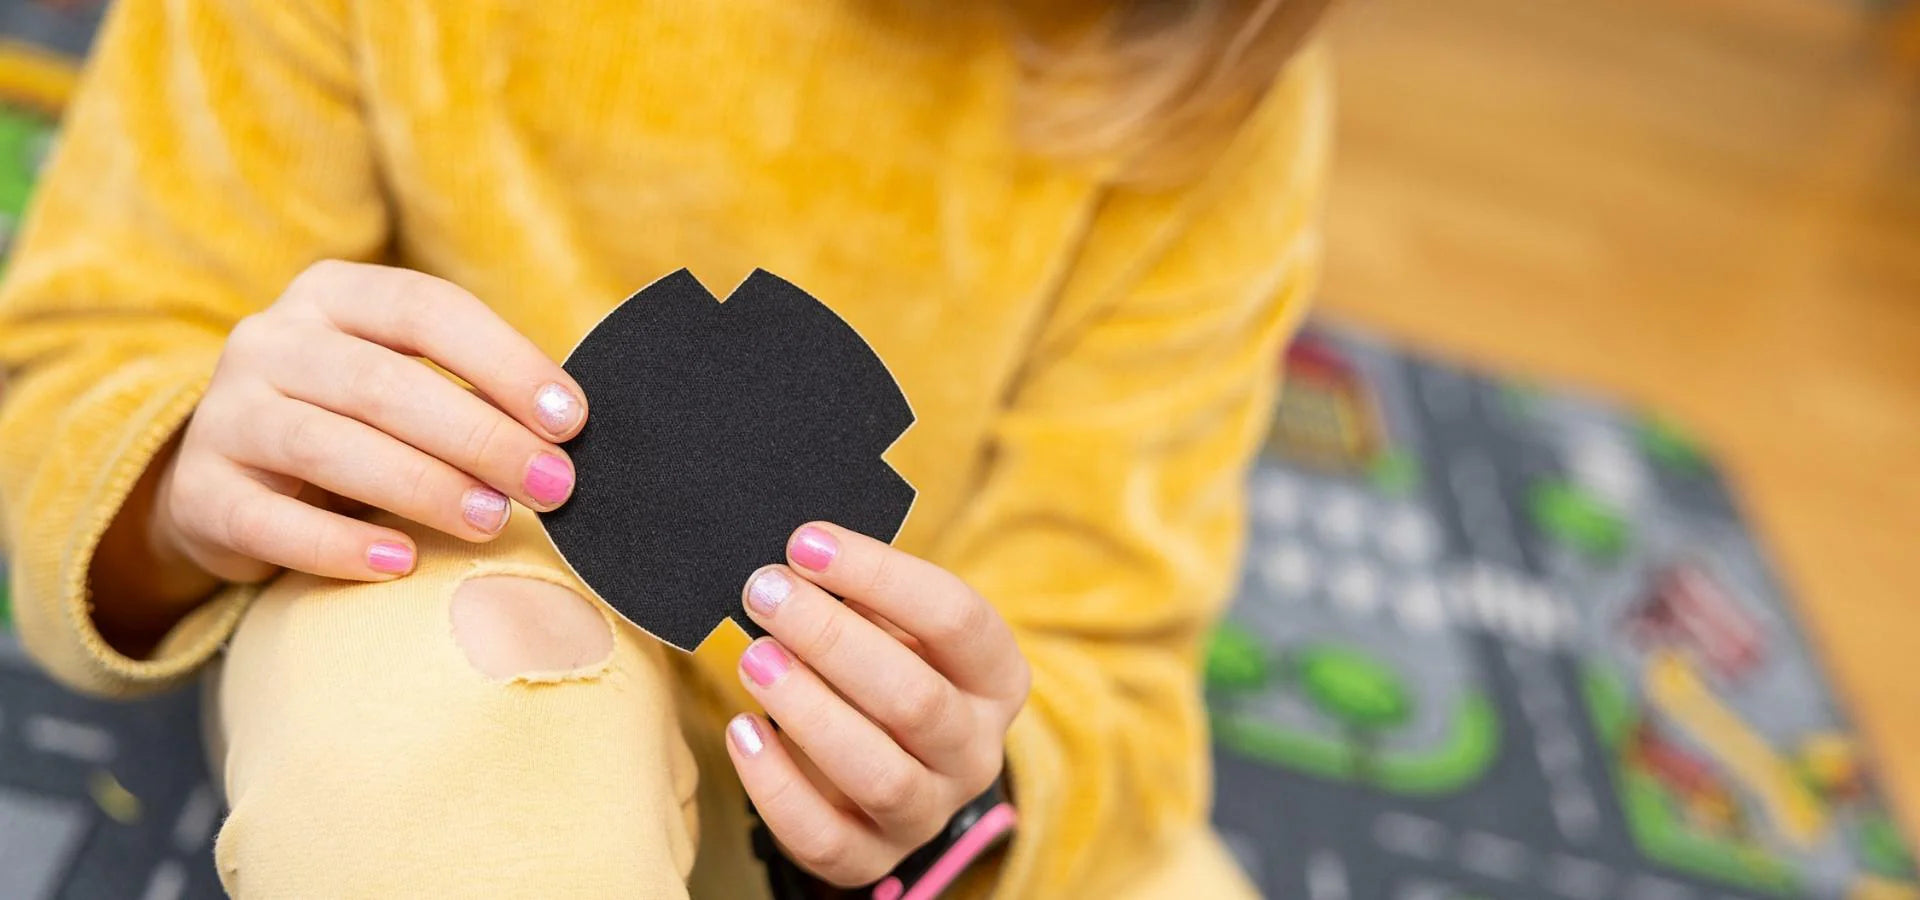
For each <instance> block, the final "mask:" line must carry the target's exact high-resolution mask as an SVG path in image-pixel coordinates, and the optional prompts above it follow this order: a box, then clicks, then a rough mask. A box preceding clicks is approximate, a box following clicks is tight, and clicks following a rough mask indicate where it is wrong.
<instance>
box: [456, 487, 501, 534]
mask: <svg viewBox="0 0 1920 900" xmlns="http://www.w3.org/2000/svg"><path fill="white" fill-rule="evenodd" d="M460 517H461V518H463V519H466V520H467V524H468V525H472V526H473V527H475V528H478V529H480V530H481V531H484V532H486V533H488V534H498V533H499V532H500V529H502V528H504V527H506V525H507V495H505V494H502V493H500V492H499V491H496V490H494V489H493V488H483V487H478V488H471V489H469V490H468V491H467V493H466V494H465V495H464V496H462V497H461V498H460Z"/></svg>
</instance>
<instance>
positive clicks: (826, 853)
mask: <svg viewBox="0 0 1920 900" xmlns="http://www.w3.org/2000/svg"><path fill="white" fill-rule="evenodd" d="M787 559H788V561H789V562H790V563H791V564H792V565H791V567H789V566H767V567H765V568H763V569H761V570H759V571H757V572H755V573H754V574H753V577H751V578H749V579H748V580H747V586H746V589H745V602H746V607H747V612H748V614H749V615H751V616H752V617H753V620H754V621H755V622H758V623H760V625H761V627H763V628H765V629H766V630H767V632H768V633H769V634H771V635H773V637H771V638H762V639H760V640H758V641H755V642H754V643H753V646H751V647H749V648H748V649H747V652H746V654H745V655H743V656H742V657H741V658H740V673H741V680H742V681H744V682H745V683H746V686H747V690H748V691H750V692H751V693H752V694H753V696H754V697H755V698H757V699H758V700H759V701H760V704H761V706H763V707H765V708H766V710H767V713H768V714H769V715H771V716H772V717H773V718H774V719H775V720H776V721H778V722H779V723H780V728H781V735H782V736H783V737H785V738H787V739H789V740H790V741H791V742H792V744H793V745H795V746H797V748H798V749H799V750H800V751H801V753H803V754H804V758H803V760H797V759H796V758H795V757H794V755H793V754H791V753H790V752H789V749H788V746H787V744H786V743H785V742H783V741H781V740H774V739H773V735H772V733H771V730H770V729H769V728H768V727H767V724H766V722H765V721H764V720H762V719H761V718H760V717H759V716H753V715H742V716H739V717H736V718H735V719H734V720H733V722H732V723H730V724H729V725H728V726H727V735H728V741H727V743H728V745H729V749H730V752H731V754H732V756H733V765H734V768H735V769H736V770H738V771H739V773H740V781H741V783H742V784H744V785H745V786H746V789H747V794H748V795H749V796H750V797H752V798H753V802H754V805H755V807H756V808H758V810H759V813H760V818H761V819H762V820H763V821H765V822H766V824H767V827H768V828H769V829H770V830H772V832H773V834H774V836H775V837H776V838H778V839H779V841H780V844H781V846H782V848H784V850H785V852H786V854H787V857H788V858H789V859H791V860H793V861H794V862H795V863H798V864H799V865H801V866H802V867H804V868H806V869H807V870H808V871H809V872H812V873H813V874H814V875H815V876H817V877H819V878H821V879H823V880H825V881H828V882H831V883H833V884H835V885H839V886H841V887H850V886H854V885H861V884H866V883H868V882H872V881H876V880H878V879H880V878H881V877H883V876H885V875H886V874H887V873H888V872H889V871H891V870H892V869H893V868H894V867H895V866H897V865H899V863H900V861H901V860H902V859H905V858H906V856H907V854H909V853H911V852H913V850H915V849H916V848H918V847H919V846H921V845H922V844H924V843H926V842H927V841H928V840H931V839H932V838H933V837H934V836H935V835H936V834H938V833H939V832H940V830H941V829H943V828H945V827H946V824H947V821H948V820H949V819H951V818H952V817H953V814H954V813H955V812H957V811H958V810H959V809H960V807H962V806H964V805H965V804H966V803H967V802H969V801H971V800H972V799H973V798H974V797H976V796H978V795H979V794H980V793H981V792H982V791H984V790H986V789H987V787H988V786H989V785H991V784H992V783H993V781H994V779H995V778H998V777H999V775H1000V768H1001V765H1002V762H1003V753H1004V752H1005V751H1004V749H1003V748H1004V746H1005V742H1006V734H1007V726H1008V725H1009V724H1010V723H1011V722H1012V721H1013V717H1014V714H1015V713H1016V712H1018V711H1019V710H1020V706H1021V704H1022V703H1024V702H1025V701H1026V697H1027V686H1028V682H1029V680H1030V677H1031V676H1030V673H1029V671H1028V669H1027V661H1026V658H1025V657H1023V656H1021V654H1020V648H1019V647H1018V646H1017V645H1015V643H1014V640H1013V632H1012V630H1011V629H1009V628H1008V627H1007V623H1006V622H1005V621H1004V620H1003V619H1001V618H1000V614H999V613H998V612H997V611H995V610H994V608H993V606H992V605H991V604H989V603H988V602H987V601H986V600H985V599H984V598H982V597H981V596H980V595H979V594H977V593H974V591H973V589H972V588H970V587H968V586H967V585H966V583H965V582H962V581H961V580H960V579H959V578H958V577H956V576H955V575H953V574H952V573H951V572H948V571H946V570H945V569H942V568H940V567H939V566H936V565H934V564H933V563H930V562H927V561H926V560H923V559H918V558H916V557H914V556H911V555H908V554H906V553H902V552H901V551H899V550H895V549H894V548H892V547H890V546H888V545H886V544H884V543H881V542H879V541H876V540H874V539H872V538H869V537H865V536H863V535H860V534H856V533H854V532H851V531H848V530H846V529H844V528H839V527H837V526H833V525H827V524H823V523H814V524H811V525H807V526H803V527H802V528H800V529H799V530H798V531H796V532H794V534H793V536H792V537H791V538H790V539H789V540H788V542H787ZM830 593H831V595H833V596H829V594H830ZM834 596H838V597H843V598H845V599H846V601H847V602H846V603H845V604H842V603H841V602H840V601H838V600H835V599H834ZM789 650H791V651H792V653H791V655H790V654H789V652H788V651H789ZM794 656H798V657H799V660H798V661H797V662H796V661H795V660H794V658H793V657H794ZM805 763H811V765H810V766H807V765H805ZM803 766H804V768H803Z"/></svg>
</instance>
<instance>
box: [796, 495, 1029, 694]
mask: <svg viewBox="0 0 1920 900" xmlns="http://www.w3.org/2000/svg"><path fill="white" fill-rule="evenodd" d="M787 559H788V561H789V562H791V563H793V566H794V568H795V570H796V571H798V572H799V573H800V574H801V575H803V576H805V577H806V578H807V579H808V580H809V581H812V582H814V583H815V584H818V585H820V586H821V587H823V588H826V589H827V590H828V591H829V592H831V593H833V594H835V595H836V596H840V597H845V598H847V599H848V600H852V601H855V602H858V603H860V604H861V605H862V606H865V607H867V608H868V609H871V610H873V611H874V612H876V613H879V614H880V615H881V616H883V617H885V618H886V620H887V621H889V622H892V623H893V624H894V625H895V626H896V627H898V628H900V629H901V630H902V631H905V632H906V633H907V634H910V635H912V636H913V637H914V638H915V639H916V640H918V641H919V642H920V647H921V650H922V651H923V652H924V653H925V654H926V658H927V661H928V662H931V663H933V667H934V668H935V669H938V670H940V672H941V673H942V674H944V675H946V676H947V678H948V679H950V680H952V681H953V683H954V684H956V685H959V686H960V688H961V689H962V690H966V691H969V692H972V693H978V694H982V695H985V696H993V697H1003V696H1005V697H1010V696H1012V695H1014V694H1017V693H1019V692H1020V691H1021V690H1022V688H1021V686H1022V685H1023V684H1024V683H1025V680H1026V677H1027V676H1026V669H1025V667H1026V663H1025V661H1024V660H1022V659H1021V657H1020V651H1019V650H1018V648H1017V647H1016V646H1015V644H1014V641H1013V631H1012V629H1010V628H1008V627H1007V623H1006V621H1005V620H1004V619H1002V618H1000V613H999V612H997V611H996V610H994V608H993V606H992V604H989V603H988V602H987V601H986V600H985V599H984V598H982V597H981V596H980V595H979V594H977V593H975V592H974V590H973V588H970V587H968V586H967V584H966V582H964V581H961V580H960V579H959V578H958V577H955V576H954V574H953V573H951V572H948V571H947V570H946V569H943V568H941V567H939V566H936V565H934V564H933V563H930V562H927V561H926V560H924V559H920V558H919V557H916V556H914V555H912V554H909V553H905V552H902V551H900V550H896V549H894V548H893V547H891V546H888V545H887V544H885V543H883V542H881V541H876V540H874V539H873V538H870V537H867V536H866V535H863V534H860V533H858V532H854V531H849V530H847V529H845V528H841V527H840V526H838V525H833V524H830V523H827V522H811V523H808V524H806V525H802V526H800V528H799V529H798V530H796V531H794V533H793V536H792V537H791V538H789V539H788V540H787Z"/></svg>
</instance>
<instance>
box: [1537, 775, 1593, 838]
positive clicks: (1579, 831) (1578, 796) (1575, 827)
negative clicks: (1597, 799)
mask: <svg viewBox="0 0 1920 900" xmlns="http://www.w3.org/2000/svg"><path fill="white" fill-rule="evenodd" d="M1547 802H1548V805H1549V806H1551V807H1553V822H1554V824H1555V825H1558V826H1559V827H1560V833H1561V834H1564V835H1566V836H1567V838H1568V839H1569V840H1573V841H1577V842H1582V843H1584V842H1586V841H1588V840H1590V839H1592V838H1593V836H1594V835H1595V834H1597V833H1598V832H1599V830H1600V808H1599V807H1598V806H1596V805H1595V804H1594V802H1593V793H1592V792H1591V791H1589V790H1587V786H1586V783H1585V782H1583V781H1578V780H1575V781H1570V782H1556V783H1554V784H1553V787H1552V792H1551V793H1550V795H1549V796H1548V798H1547Z"/></svg>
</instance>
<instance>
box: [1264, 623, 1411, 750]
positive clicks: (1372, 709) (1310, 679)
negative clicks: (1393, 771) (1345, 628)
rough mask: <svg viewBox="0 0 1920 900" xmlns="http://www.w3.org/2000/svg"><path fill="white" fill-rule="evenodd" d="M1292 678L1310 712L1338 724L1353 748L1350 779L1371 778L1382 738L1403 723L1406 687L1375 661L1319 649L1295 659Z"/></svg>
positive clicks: (1407, 712) (1344, 650)
mask: <svg viewBox="0 0 1920 900" xmlns="http://www.w3.org/2000/svg"><path fill="white" fill-rule="evenodd" d="M1293 668H1294V674H1295V677H1296V678H1298V680H1299V684H1300V689H1301V690H1302V691H1303V692H1305V694H1306V696H1307V699H1308V700H1309V701H1310V702H1312V703H1313V705H1314V708H1315V709H1318V710H1319V711H1320V712H1321V713H1322V714H1324V715H1326V716H1327V717H1329V718H1331V719H1333V720H1334V721H1336V722H1339V723H1340V726H1341V727H1342V728H1343V729H1344V730H1345V731H1346V733H1347V740H1348V742H1349V743H1351V744H1352V746H1353V767H1354V774H1355V775H1356V776H1358V777H1360V778H1362V779H1365V778H1367V777H1368V776H1369V775H1371V774H1372V772H1373V768H1374V760H1375V758H1376V757H1377V755H1378V749H1379V741H1380V736H1381V735H1382V734H1384V733H1385V732H1386V731H1388V730H1389V729H1392V728H1396V727H1398V726H1400V725H1402V724H1404V723H1405V722H1406V721H1407V718H1408V716H1409V715H1411V714H1412V712H1413V701H1412V699H1411V697H1410V696H1409V693H1408V691H1407V685H1406V681H1405V680H1404V679H1402V678H1401V677H1400V674H1399V673H1398V672H1395V671H1394V670H1393V669H1391V668H1389V667H1388V666H1386V665H1385V664H1383V663H1381V662H1380V661H1379V660H1376V659H1374V658H1373V657H1371V656H1368V655H1366V654H1364V653H1362V652H1360V651H1358V650H1354V649H1351V648H1348V647H1336V646H1320V647H1311V648H1308V649H1305V650H1302V651H1300V653H1299V654H1298V655H1297V656H1296V657H1294V663H1293Z"/></svg>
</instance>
